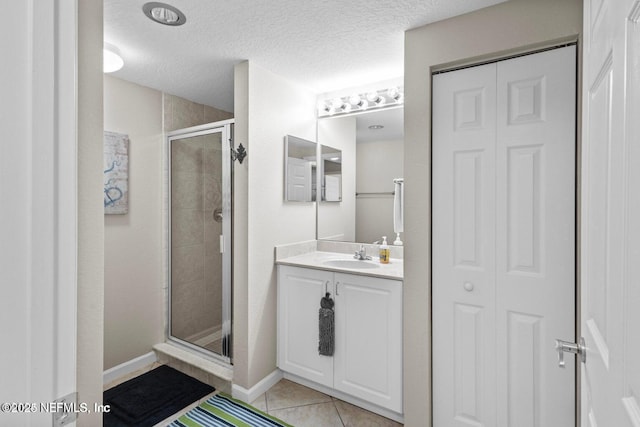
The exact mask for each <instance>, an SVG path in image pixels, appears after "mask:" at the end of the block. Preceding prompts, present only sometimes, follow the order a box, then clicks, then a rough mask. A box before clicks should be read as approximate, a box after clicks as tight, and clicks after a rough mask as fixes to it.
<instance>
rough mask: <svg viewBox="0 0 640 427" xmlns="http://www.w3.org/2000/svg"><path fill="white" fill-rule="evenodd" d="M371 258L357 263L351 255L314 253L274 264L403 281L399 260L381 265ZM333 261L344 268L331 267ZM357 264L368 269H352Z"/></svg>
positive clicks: (394, 259) (377, 260) (401, 264)
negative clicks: (343, 263)
mask: <svg viewBox="0 0 640 427" xmlns="http://www.w3.org/2000/svg"><path fill="white" fill-rule="evenodd" d="M372 258H373V259H372V260H369V261H358V260H356V259H354V258H353V255H351V254H344V253H339V252H321V251H315V252H309V253H305V254H302V255H296V256H291V257H288V258H282V259H278V260H276V264H280V265H291V266H294V267H306V268H315V269H317V270H327V271H335V272H339V273H350V274H358V275H362V276H371V277H380V278H383V279H392V280H403V277H404V268H403V262H402V260H401V259H396V258H391V259H390V260H389V264H381V263H380V262H379V259H378V257H372ZM335 261H338V263H340V262H344V261H346V262H345V264H346V266H342V265H341V266H337V265H335V264H336V263H334V265H331V263H332V262H335ZM359 263H363V264H368V265H367V267H368V268H352V267H357V266H358V264H359ZM363 266H364V265H363Z"/></svg>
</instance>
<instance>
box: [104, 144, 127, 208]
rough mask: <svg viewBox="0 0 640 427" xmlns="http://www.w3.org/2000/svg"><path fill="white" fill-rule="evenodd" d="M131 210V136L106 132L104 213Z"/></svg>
mask: <svg viewBox="0 0 640 427" xmlns="http://www.w3.org/2000/svg"><path fill="white" fill-rule="evenodd" d="M128 211H129V136H128V135H124V134H121V133H115V132H105V133H104V213H105V214H126V213H127V212H128Z"/></svg>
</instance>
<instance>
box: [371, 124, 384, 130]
mask: <svg viewBox="0 0 640 427" xmlns="http://www.w3.org/2000/svg"><path fill="white" fill-rule="evenodd" d="M382 128H384V126H382V125H371V126H369V129H371V130H379V129H382Z"/></svg>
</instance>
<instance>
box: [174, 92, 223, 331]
mask: <svg viewBox="0 0 640 427" xmlns="http://www.w3.org/2000/svg"><path fill="white" fill-rule="evenodd" d="M163 104H164V129H165V132H169V131H171V130H176V129H183V128H186V127H191V126H196V125H200V124H204V123H211V122H214V121H220V120H226V119H229V118H232V116H233V115H232V114H231V113H227V112H225V111H221V110H217V109H215V108H213V107H209V106H206V105H202V104H196V103H193V102H190V101H187V100H185V99H183V98H179V97H176V96H173V95H167V94H165V95H164V102H163ZM220 149H221V144H220V135H219V134H214V135H207V136H201V137H197V138H190V139H187V140H181V141H174V143H173V150H172V168H171V169H172V170H171V175H172V177H171V179H172V194H171V199H172V225H171V228H172V230H171V231H172V242H171V246H172V261H171V281H172V295H171V301H172V302H171V304H172V306H171V310H172V333H173V335H174V336H176V337H178V338H181V339H185V340H188V341H191V340H197V339H199V338H202V337H203V336H206V335H209V334H211V333H215V332H217V331H219V330H220V327H221V324H222V315H221V314H222V313H221V311H222V304H221V301H222V274H221V269H222V263H221V256H220V248H219V241H220V240H219V235H220V234H221V233H222V224H221V223H218V222H216V221H214V219H213V211H214V210H215V209H216V208H219V207H222V183H221V178H222V175H221V168H222V164H221V161H222V156H221V153H220Z"/></svg>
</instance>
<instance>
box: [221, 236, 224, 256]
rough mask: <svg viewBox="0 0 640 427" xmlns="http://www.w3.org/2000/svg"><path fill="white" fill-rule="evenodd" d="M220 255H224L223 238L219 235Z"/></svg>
mask: <svg viewBox="0 0 640 427" xmlns="http://www.w3.org/2000/svg"><path fill="white" fill-rule="evenodd" d="M220 253H221V254H223V253H224V236H223V235H222V234H221V235H220Z"/></svg>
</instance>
